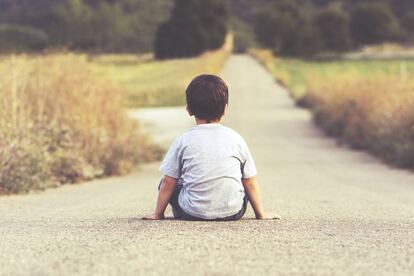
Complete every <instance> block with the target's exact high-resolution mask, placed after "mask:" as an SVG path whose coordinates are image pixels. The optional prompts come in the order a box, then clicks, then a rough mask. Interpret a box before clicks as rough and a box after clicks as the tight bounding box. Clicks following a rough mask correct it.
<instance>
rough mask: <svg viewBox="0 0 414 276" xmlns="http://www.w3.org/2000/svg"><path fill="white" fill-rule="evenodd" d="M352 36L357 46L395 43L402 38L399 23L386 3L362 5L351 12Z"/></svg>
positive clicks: (358, 5)
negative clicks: (386, 42)
mask: <svg viewBox="0 0 414 276" xmlns="http://www.w3.org/2000/svg"><path fill="white" fill-rule="evenodd" d="M350 28H351V35H352V40H353V42H354V43H355V44H356V46H361V45H367V44H376V43H381V42H385V41H395V40H398V39H399V38H400V34H401V33H400V30H399V25H398V21H397V19H396V16H395V14H394V13H393V11H392V9H391V8H390V6H389V5H388V4H386V3H361V4H357V5H356V6H355V7H354V8H353V9H352V10H351V22H350Z"/></svg>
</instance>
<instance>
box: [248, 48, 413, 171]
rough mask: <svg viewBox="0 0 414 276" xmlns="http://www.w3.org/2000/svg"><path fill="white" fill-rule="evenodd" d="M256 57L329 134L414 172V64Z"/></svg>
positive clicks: (259, 53) (260, 53)
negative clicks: (310, 60) (308, 109)
mask: <svg viewBox="0 0 414 276" xmlns="http://www.w3.org/2000/svg"><path fill="white" fill-rule="evenodd" d="M251 54H252V55H253V56H254V57H256V58H257V59H258V60H259V61H260V62H261V63H262V64H264V65H265V66H266V67H267V68H268V70H269V71H270V72H271V73H272V74H273V75H274V76H275V77H276V78H277V79H278V80H279V82H281V83H283V84H284V85H285V86H286V87H288V88H289V90H290V91H291V93H292V97H293V98H294V99H295V100H296V101H297V103H298V104H299V105H303V106H306V107H309V108H310V110H311V111H312V112H313V114H314V119H315V122H316V123H317V124H318V125H319V126H321V127H322V128H323V129H324V130H325V131H326V132H327V133H328V134H330V135H332V136H335V137H338V138H339V139H340V141H341V142H345V143H348V144H349V145H351V146H352V147H354V148H358V149H367V150H369V151H370V152H371V153H373V154H375V155H376V156H379V157H380V158H382V159H383V160H385V161H386V162H388V163H391V164H394V165H397V166H401V167H406V168H410V169H414V78H413V77H414V61H407V60H397V59H396V60H365V61H363V60H353V61H346V60H343V61H326V62H305V61H301V60H285V59H278V58H275V57H273V56H272V55H271V53H270V52H268V51H252V53H251Z"/></svg>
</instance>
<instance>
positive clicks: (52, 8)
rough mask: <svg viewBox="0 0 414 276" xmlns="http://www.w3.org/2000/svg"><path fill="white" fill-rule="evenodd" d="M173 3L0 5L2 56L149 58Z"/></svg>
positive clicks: (20, 0) (11, 1)
mask: <svg viewBox="0 0 414 276" xmlns="http://www.w3.org/2000/svg"><path fill="white" fill-rule="evenodd" d="M171 6H172V3H171V1H170V0H36V1H33V0H0V52H3V53H4V52H26V51H38V50H42V49H45V48H50V47H53V48H65V49H69V50H75V51H87V52H114V53H117V52H130V53H139V52H149V51H151V50H152V48H153V39H154V34H155V32H156V30H157V27H158V25H159V24H160V23H161V22H163V21H165V20H166V19H167V18H168V17H169V13H170V9H171Z"/></svg>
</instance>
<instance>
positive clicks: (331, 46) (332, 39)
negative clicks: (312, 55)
mask: <svg viewBox="0 0 414 276" xmlns="http://www.w3.org/2000/svg"><path fill="white" fill-rule="evenodd" d="M314 24H315V27H316V28H317V29H318V30H319V34H320V39H321V43H322V46H321V47H322V49H323V50H324V51H329V52H344V51H346V50H348V49H349V48H350V46H351V39H350V34H349V20H348V16H347V14H345V13H344V12H342V11H340V10H334V9H324V10H322V11H321V12H320V13H319V14H317V15H316V16H315V18H314Z"/></svg>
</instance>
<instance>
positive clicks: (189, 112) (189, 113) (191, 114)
mask: <svg viewBox="0 0 414 276" xmlns="http://www.w3.org/2000/svg"><path fill="white" fill-rule="evenodd" d="M185 110H187V113H188V115H190V116H194V114H193V113H192V112H191V111H190V109H189V108H188V105H186V106H185Z"/></svg>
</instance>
